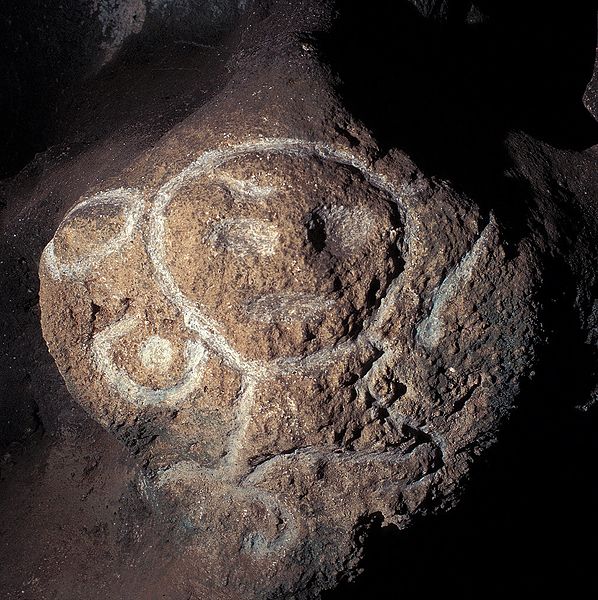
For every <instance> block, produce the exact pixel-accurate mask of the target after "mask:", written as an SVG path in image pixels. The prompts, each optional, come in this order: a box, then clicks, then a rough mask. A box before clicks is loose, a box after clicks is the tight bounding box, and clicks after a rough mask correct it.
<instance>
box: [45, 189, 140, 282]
mask: <svg viewBox="0 0 598 600" xmlns="http://www.w3.org/2000/svg"><path fill="white" fill-rule="evenodd" d="M103 207H108V208H118V209H120V210H121V211H122V213H123V215H124V223H123V225H122V227H121V229H120V231H118V232H117V233H116V234H115V235H114V236H113V237H111V238H110V239H108V240H106V241H103V242H100V243H99V244H93V241H92V242H91V243H90V247H89V248H86V249H83V252H80V256H79V258H78V259H77V260H73V261H68V260H67V261H64V260H61V259H60V258H59V257H57V255H56V249H55V244H56V241H55V240H56V238H57V236H60V233H61V232H62V231H63V230H64V229H66V228H68V227H69V224H70V223H72V222H73V221H74V220H75V219H77V218H78V217H79V218H83V219H90V218H93V216H96V215H97V211H98V209H101V208H103ZM143 209H144V203H143V195H142V194H141V192H140V191H139V190H135V189H125V188H119V189H116V190H110V191H107V192H100V193H99V194H95V195H94V196H91V197H89V198H86V199H85V200H83V201H81V202H80V203H79V204H77V205H75V206H74V207H73V208H72V209H71V210H70V211H69V212H68V213H67V214H66V215H65V217H64V219H63V221H62V224H61V225H60V227H59V229H58V231H57V232H56V235H55V237H54V239H52V240H51V241H50V243H49V244H48V245H47V246H46V248H45V249H44V252H43V254H42V260H43V261H44V262H45V264H46V265H47V267H48V270H49V271H50V273H51V274H52V276H53V277H54V279H61V278H62V277H67V278H70V279H77V280H82V279H83V278H84V277H85V276H86V275H87V274H88V273H89V272H90V271H91V270H92V269H93V268H94V267H96V266H97V265H98V263H100V262H101V261H103V260H104V259H105V258H107V257H108V256H110V255H111V254H114V253H115V252H119V251H121V250H122V248H123V246H124V245H125V244H126V242H128V241H129V240H131V239H132V238H133V235H134V234H135V229H136V227H137V225H138V222H139V218H140V217H141V215H142V213H143ZM94 211H96V215H94Z"/></svg>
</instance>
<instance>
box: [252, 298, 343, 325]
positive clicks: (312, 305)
mask: <svg viewBox="0 0 598 600" xmlns="http://www.w3.org/2000/svg"><path fill="white" fill-rule="evenodd" d="M335 304H336V301H335V300H333V299H331V298H324V297H322V296H319V295H318V294H308V293H303V292H297V293H292V292H287V293H281V294H267V295H265V296H259V297H258V298H255V299H254V300H252V301H251V302H249V303H248V304H247V305H246V307H245V311H246V313H247V316H248V317H249V318H250V319H252V320H254V321H263V322H265V323H288V322H293V321H309V320H310V319H314V318H317V317H320V316H323V314H324V312H325V311H327V310H329V309H331V308H332V307H333V306H334V305H335Z"/></svg>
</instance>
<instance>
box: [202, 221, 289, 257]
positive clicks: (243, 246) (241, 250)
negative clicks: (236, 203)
mask: <svg viewBox="0 0 598 600" xmlns="http://www.w3.org/2000/svg"><path fill="white" fill-rule="evenodd" d="M278 237H279V231H278V228H277V227H276V225H274V224H273V223H270V222H269V221H264V220H261V219H249V218H242V217H238V218H229V219H222V220H221V221H217V222H216V223H214V224H213V225H212V226H211V228H210V231H209V233H208V235H207V236H206V241H207V243H208V244H210V245H211V246H213V247H214V248H223V249H224V250H227V251H229V252H234V253H235V254H236V255H237V256H246V255H254V256H255V255H261V256H272V255H273V254H274V253H275V252H276V246H277V245H278Z"/></svg>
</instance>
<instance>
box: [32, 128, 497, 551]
mask: <svg viewBox="0 0 598 600" xmlns="http://www.w3.org/2000/svg"><path fill="white" fill-rule="evenodd" d="M418 185H420V184H417V183H414V184H403V185H400V186H399V185H394V184H391V183H390V182H389V181H388V180H387V179H386V178H385V177H384V176H382V175H380V174H379V173H377V172H374V171H373V170H372V169H371V168H370V167H369V165H367V164H366V163H365V162H363V161H362V160H360V159H359V158H357V157H356V156H354V155H352V154H350V153H349V152H347V151H344V150H340V149H336V148H333V147H331V146H329V145H326V144H319V143H312V142H305V141H302V140H297V139H278V138H274V139H269V138H264V139H259V140H254V141H250V142H245V143H240V144H236V145H232V146H228V147H222V148H219V149H215V150H210V151H207V152H205V153H203V154H202V155H201V156H200V157H199V158H198V159H197V160H195V161H193V162H192V163H191V164H189V165H188V166H187V167H186V168H184V169H183V170H182V171H181V172H179V173H178V174H177V175H175V176H174V177H172V178H171V179H169V180H168V181H166V182H165V183H163V184H162V185H161V187H159V188H158V189H157V190H154V191H152V192H149V191H144V192H143V193H142V192H141V191H139V190H135V189H123V188H121V189H117V190H112V191H107V192H102V193H100V194H96V195H95V196H92V197H91V198H88V199H85V200H83V201H82V202H81V203H79V204H78V205H77V206H75V207H74V208H73V209H72V210H71V211H70V212H69V213H68V214H67V215H66V217H65V219H64V221H63V223H62V224H61V226H60V228H59V230H58V231H57V234H56V236H55V239H54V240H53V241H52V242H50V244H48V246H47V248H46V250H45V251H44V256H43V265H44V267H43V268H46V269H47V270H48V272H49V274H50V278H51V279H52V281H53V282H54V285H56V286H58V285H73V286H75V285H77V284H78V283H83V284H84V285H82V286H79V287H78V288H77V292H76V293H81V294H87V296H84V298H85V299H84V300H82V301H81V303H82V304H85V303H87V304H85V306H86V307H88V306H89V303H90V302H93V303H95V305H97V306H100V305H101V302H100V300H98V301H97V302H96V299H95V296H94V294H96V295H97V294H100V292H98V289H100V290H101V291H102V292H101V294H100V296H101V298H102V301H103V302H107V304H109V305H110V306H112V305H111V304H110V302H113V303H115V304H116V305H118V301H120V300H119V299H121V298H123V297H126V298H129V297H130V295H131V294H130V292H129V291H127V290H128V289H129V288H128V287H127V285H128V284H127V280H128V277H129V276H130V277H138V278H139V283H137V284H136V285H137V288H135V289H140V288H143V289H144V290H145V289H147V292H145V295H144V296H143V298H142V299H141V300H138V299H137V298H132V300H131V301H130V302H129V301H128V303H127V304H126V309H123V310H116V309H111V310H106V311H104V312H105V314H106V315H109V316H110V318H111V319H112V320H109V319H108V317H103V318H104V319H108V321H106V320H103V321H102V320H98V322H97V323H94V325H93V327H88V328H87V329H86V331H91V334H89V335H90V336H91V339H90V340H86V341H85V343H84V344H82V345H81V348H83V350H77V351H78V352H82V354H81V355H78V356H82V357H83V359H81V358H79V359H78V360H79V361H80V362H81V363H84V362H85V360H89V361H90V363H91V364H92V368H93V375H94V376H96V377H97V375H98V374H99V375H100V379H101V381H102V382H105V384H106V387H107V388H108V390H109V393H110V394H113V395H115V396H116V397H118V399H119V406H123V407H124V408H123V409H122V410H123V411H125V412H126V411H127V410H129V411H131V412H130V413H127V414H132V415H134V417H137V416H138V415H140V414H142V413H143V411H144V410H145V409H149V408H159V409H162V408H163V409H164V413H163V414H164V415H166V414H169V415H170V416H169V417H168V419H172V423H176V424H177V427H179V428H178V429H176V431H174V426H173V425H172V423H171V422H169V421H167V417H164V422H163V423H162V422H161V423H160V427H162V428H163V429H162V430H161V432H160V435H162V439H161V441H160V443H161V444H162V445H161V446H159V448H160V450H159V451H158V459H157V460H156V462H157V463H158V464H160V465H161V466H160V468H158V469H157V470H156V471H154V473H153V476H152V477H151V478H150V479H149V480H148V481H146V482H145V484H144V485H145V486H146V487H147V488H148V489H152V490H153V494H154V495H153V496H152V497H155V498H165V497H168V496H169V495H174V497H176V498H181V502H183V504H184V502H186V501H188V504H185V505H184V506H185V510H186V511H187V518H188V520H189V522H190V523H192V526H193V528H196V529H197V531H198V532H201V531H210V530H211V529H210V527H211V525H210V523H211V521H210V519H211V518H217V517H218V515H216V516H214V515H212V516H210V515H208V514H206V510H207V509H205V508H204V507H205V506H208V505H210V506H213V503H212V502H211V501H209V499H210V498H212V499H214V498H216V497H218V498H219V499H220V498H221V500H222V503H221V505H219V506H220V507H221V509H222V512H221V514H220V513H219V515H220V517H222V518H225V517H226V518H227V519H232V520H234V519H237V517H238V519H237V520H235V523H237V525H235V526H236V527H237V526H238V532H237V533H238V539H236V541H235V543H238V545H239V547H240V548H242V549H243V551H244V552H247V553H250V554H252V555H256V556H262V555H263V556H269V555H271V554H273V553H281V554H284V552H286V551H287V550H289V549H291V548H292V547H293V545H294V544H297V540H298V539H300V532H299V525H298V523H299V522H300V521H301V519H302V518H303V517H302V516H301V515H300V514H299V513H298V512H297V507H296V506H295V507H292V506H291V505H292V502H293V500H292V498H291V497H290V496H289V495H288V493H287V492H286V491H284V490H283V491H282V492H280V493H278V492H275V491H274V490H275V488H276V486H277V485H279V483H280V481H282V480H283V479H284V478H285V477H290V479H291V480H292V479H293V477H295V476H297V477H299V476H301V477H308V476H311V475H309V474H310V473H311V474H314V473H315V474H317V473H319V472H321V471H322V470H324V471H326V470H328V471H329V472H330V473H331V474H332V473H333V471H335V469H336V470H337V471H338V474H339V478H345V479H346V480H347V481H349V479H350V477H351V475H352V473H353V472H354V471H357V470H360V472H362V473H364V474H366V475H367V476H368V477H372V478H373V479H372V481H374V480H375V479H376V478H378V479H379V480H380V481H384V482H386V483H384V485H387V486H388V485H391V480H392V479H393V477H398V478H399V479H400V485H399V484H397V485H399V487H401V486H402V487H401V489H405V490H407V489H409V488H410V486H424V484H425V482H426V481H428V480H430V479H431V478H432V476H433V474H434V473H437V472H439V471H440V470H441V469H442V466H443V465H444V464H445V463H446V461H447V460H448V459H447V458H446V452H447V448H448V447H449V445H448V443H447V441H446V439H445V436H446V431H442V432H441V431H439V430H438V428H437V425H436V421H435V420H434V419H432V418H430V416H429V414H428V413H427V412H426V410H427V408H422V404H421V401H420V398H419V397H418V396H417V393H418V389H417V386H411V380H410V379H409V378H410V377H411V376H412V374H411V373H410V369H411V368H412V364H413V363H411V362H409V361H410V360H412V359H411V355H410V354H409V353H410V352H412V348H411V346H410V344H411V341H412V340H414V341H413V343H414V344H415V343H416V338H417V340H418V341H419V342H420V343H421V344H422V345H423V346H424V347H425V348H427V349H433V348H436V347H438V346H439V344H440V342H441V340H442V337H443V328H444V326H445V325H444V319H445V317H444V315H445V311H446V309H447V307H448V306H449V305H451V303H454V302H455V301H456V299H457V298H460V297H461V296H462V291H463V290H464V289H466V287H467V285H468V282H470V281H471V280H472V278H473V275H474V272H475V271H476V269H479V268H480V265H481V264H483V263H484V261H486V262H488V261H489V260H490V258H491V252H490V247H491V245H492V243H493V241H492V236H493V235H494V234H495V229H496V224H495V222H494V221H491V222H490V224H489V225H488V226H487V227H486V228H485V229H484V230H483V232H482V233H481V235H480V236H479V238H478V239H477V241H476V242H475V243H474V244H473V246H472V247H471V249H470V250H469V252H467V253H466V254H465V255H464V256H463V258H462V259H461V261H460V262H459V263H458V264H457V265H456V266H455V267H454V268H453V269H452V270H450V271H449V273H448V275H446V276H445V278H444V280H443V281H442V282H441V283H440V284H439V285H438V286H437V288H436V290H435V291H432V289H430V290H429V291H428V292H427V295H426V296H425V303H426V304H425V306H430V307H431V308H430V309H429V314H428V316H427V317H426V318H425V319H424V320H423V321H421V322H420V323H419V324H417V322H416V318H413V317H412V316H409V315H415V314H417V315H419V314H421V313H420V312H417V311H418V310H419V309H418V308H416V307H417V306H418V302H419V300H420V299H419V297H418V296H417V294H418V293H419V289H420V288H413V287H409V286H410V285H411V282H409V281H407V282H405V279H404V277H403V268H404V265H405V264H406V263H407V261H408V260H409V258H410V257H409V252H411V251H413V249H414V248H417V249H419V248H424V247H425V245H424V242H426V240H425V239H423V237H422V235H425V233H424V234H422V231H424V232H425V228H424V227H423V226H422V223H421V222H418V221H417V220H416V219H414V217H413V215H411V214H410V212H409V211H408V210H407V208H406V206H407V204H409V203H410V202H412V201H413V197H415V196H416V195H417V194H418V193H419V192H418V190H419V187H418ZM144 196H145V197H146V198H147V201H145V200H144ZM448 212H449V213H450V211H448ZM82 232H83V233H85V235H83V234H82ZM87 232H89V235H87ZM133 248H134V251H135V252H136V253H137V254H135V255H133ZM463 251H464V249H463V250H460V253H461V252H463ZM422 255H425V253H424V252H423V251H422ZM458 255H459V254H457V256H458ZM108 259H110V260H108ZM119 260H120V261H121V262H120V263H119ZM426 260H427V259H426ZM126 261H129V262H126ZM424 262H425V261H424ZM440 262H442V261H440ZM108 263H109V265H110V272H107V271H106V270H104V265H105V264H108ZM119 264H122V265H126V266H119ZM410 268H413V265H410ZM418 268H422V269H423V268H424V267H422V266H421V265H419V266H418ZM435 268H437V269H439V268H441V267H438V266H437V265H435ZM119 269H120V271H119ZM439 278H440V277H439ZM424 279H425V278H422V279H421V281H423V280H424ZM92 280H93V281H92ZM117 280H118V282H119V283H118V285H120V286H121V287H122V289H119V292H118V294H117V293H116V292H115V291H114V290H112V289H111V288H110V285H111V282H114V281H117ZM91 283H93V285H91ZM418 285H419V283H418ZM102 286H104V287H102ZM430 287H431V286H430ZM406 289H407V292H406V291H405V290H406ZM81 290H83V291H81ZM110 294H112V295H113V296H114V298H116V300H114V298H112V296H110ZM90 298H91V300H90ZM111 298H112V299H111ZM148 305H151V307H153V308H154V309H155V310H153V312H152V311H148V310H147V309H148ZM97 306H96V309H97ZM85 310H86V311H87V312H85V315H89V314H92V315H93V314H95V313H94V310H93V305H92V309H91V310H90V309H89V308H86V309H85ZM102 310H103V309H102ZM402 311H405V314H403V312H402ZM408 311H410V312H408ZM96 312H97V310H96ZM104 312H102V313H101V314H102V315H104ZM150 314H151V315H153V316H149V315H150ZM405 315H407V316H405ZM86 318H89V317H86ZM92 318H93V316H92ZM405 319H411V321H410V322H405V321H404V320H405ZM397 322H398V323H400V324H399V325H396V323H397ZM393 327H397V328H402V330H403V329H404V330H406V329H409V331H410V332H411V333H409V334H405V335H403V337H401V338H400V339H401V344H403V345H400V344H398V343H397V339H399V337H398V334H397V333H396V330H395V333H393V334H392V335H391V334H389V331H392V329H393ZM402 330H401V331H402ZM414 334H416V335H414ZM401 335H402V334H401ZM393 336H394V337H393ZM85 352H88V353H89V356H88V355H87V354H85ZM127 361H129V363H130V362H135V368H129V367H130V365H129V364H128V362H127ZM216 363H217V364H218V365H219V366H218V368H219V369H221V370H220V371H217V372H218V373H219V375H218V377H214V376H212V379H216V378H218V379H219V381H218V382H212V381H210V375H209V374H210V373H214V371H210V368H212V367H210V366H209V365H214V364H216ZM67 367H68V365H67ZM225 372H227V373H229V374H231V373H232V375H230V376H229V375H227V377H229V379H230V381H233V380H234V385H233V384H230V385H229V387H218V386H219V385H224V384H222V383H221V380H222V379H223V378H222V373H225ZM400 374H405V377H406V380H405V381H404V382H403V380H402V379H401V377H402V375H401V376H400ZM146 375H147V377H146ZM85 376H86V377H88V378H89V375H88V374H87V373H86V375H85ZM148 381H150V382H155V381H159V382H164V381H169V382H171V383H168V385H166V384H162V383H161V384H160V385H154V384H151V385H149V384H148V383H147V382H148ZM416 383H417V382H416ZM212 384H213V385H212ZM101 385H103V384H101ZM210 385H212V387H211V388H210ZM420 385H421V384H420ZM302 386H303V387H302ZM223 389H226V393H221V390H223ZM231 390H232V391H231ZM296 390H298V391H296ZM304 390H305V391H304ZM293 393H295V395H294V396H293ZM227 395H228V396H230V397H228V396H227ZM312 397H313V398H316V400H317V401H315V400H313V398H312ZM90 404H91V408H92V409H93V404H92V403H91V402H90ZM169 410H170V411H171V412H168V411H169ZM327 411H328V412H327ZM179 413H181V414H179ZM160 414H162V413H160ZM181 415H182V416H181ZM160 418H162V417H160ZM268 419H270V420H268ZM188 423H191V424H193V428H192V429H189V431H190V432H191V433H189V432H188V430H187V429H185V427H186V426H187V425H186V424H188ZM256 423H257V424H258V425H255V424H256ZM189 427H191V425H189ZM256 427H257V429H256ZM259 427H262V429H261V430H260V429H259ZM204 429H205V430H206V431H207V432H208V433H206V434H205V435H206V436H221V438H220V446H219V447H218V448H216V449H211V450H210V451H209V452H208V451H207V450H206V451H205V452H206V456H208V455H209V460H207V459H206V460H205V461H204V462H203V463H201V464H200V459H201V460H203V458H202V457H201V456H200V458H199V459H198V460H197V461H196V460H195V459H193V460H190V459H189V456H190V454H189V448H190V447H198V448H200V450H198V452H202V451H203V450H201V447H202V442H203V441H205V440H202V439H201V435H202V433H203V431H204ZM162 431H163V434H162ZM259 435H263V436H265V439H266V440H271V441H272V445H271V446H270V447H268V446H266V445H265V444H264V445H263V446H262V447H260V446H259V444H258V442H256V441H255V440H256V439H257V438H258V437H259ZM252 436H253V437H252ZM293 436H295V437H293ZM181 440H182V441H181ZM208 441H209V440H208ZM268 443H270V441H268ZM169 444H170V445H169ZM161 461H162V462H161ZM165 464H166V466H164V465H165ZM206 465H208V466H206ZM403 471H404V472H405V473H406V475H405V476H404V478H403V475H400V476H399V475H397V473H403ZM341 475H342V477H341ZM366 475H364V476H366ZM314 476H315V475H314ZM330 476H331V477H332V475H330ZM339 480H340V479H339ZM289 485H290V484H289ZM305 485H308V484H307V483H306V484H305ZM347 485H348V484H347ZM381 485H382V484H381ZM393 485H394V484H393ZM268 486H270V487H268ZM340 489H341V488H339V490H340ZM418 489H419V488H418ZM339 493H341V492H339ZM150 495H151V494H150ZM391 496H393V497H396V494H394V495H393V494H391ZM364 498H365V497H364ZM184 499H187V500H184ZM156 501H158V500H156ZM363 502H365V503H366V504H367V502H369V500H367V499H364V500H363ZM414 502H415V501H414ZM237 504H238V505H239V506H241V505H242V506H245V505H247V512H246V513H243V512H242V511H241V516H238V515H236V513H235V505H237ZM364 506H365V505H364ZM368 506H369V505H368ZM385 506H386V505H385ZM389 506H390V505H389ZM243 510H245V509H243ZM368 510H369V509H368ZM371 510H372V511H374V510H379V509H377V508H375V505H374V504H372V508H371ZM395 510H398V509H396V508H392V507H388V508H385V509H384V511H386V512H385V514H387V515H388V516H389V518H390V517H393V515H394V516H396V515H395V513H394V512H393V511H395ZM227 511H228V512H227ZM243 515H245V516H243ZM259 515H261V517H259V518H258V516H259ZM220 517H218V518H220ZM393 518H394V517H393ZM252 519H258V520H257V521H255V522H252ZM260 519H261V520H260ZM258 521H259V524H258ZM231 522H232V521H231ZM216 530H217V527H215V528H214V531H216ZM235 531H237V530H235ZM237 533H234V535H237ZM231 535H233V534H231Z"/></svg>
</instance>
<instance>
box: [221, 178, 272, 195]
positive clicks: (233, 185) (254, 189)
mask: <svg viewBox="0 0 598 600" xmlns="http://www.w3.org/2000/svg"><path fill="white" fill-rule="evenodd" d="M218 176H219V177H220V179H221V180H222V181H223V182H224V184H225V185H226V188H227V189H228V190H229V191H230V193H231V194H232V196H233V198H234V199H235V200H246V199H251V200H262V199H264V198H267V197H268V196H271V195H272V194H273V193H274V192H276V188H274V187H272V186H269V185H258V184H257V183H254V182H253V181H251V179H236V178H235V177H232V176H231V175H229V174H228V173H226V172H224V173H219V174H218Z"/></svg>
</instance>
